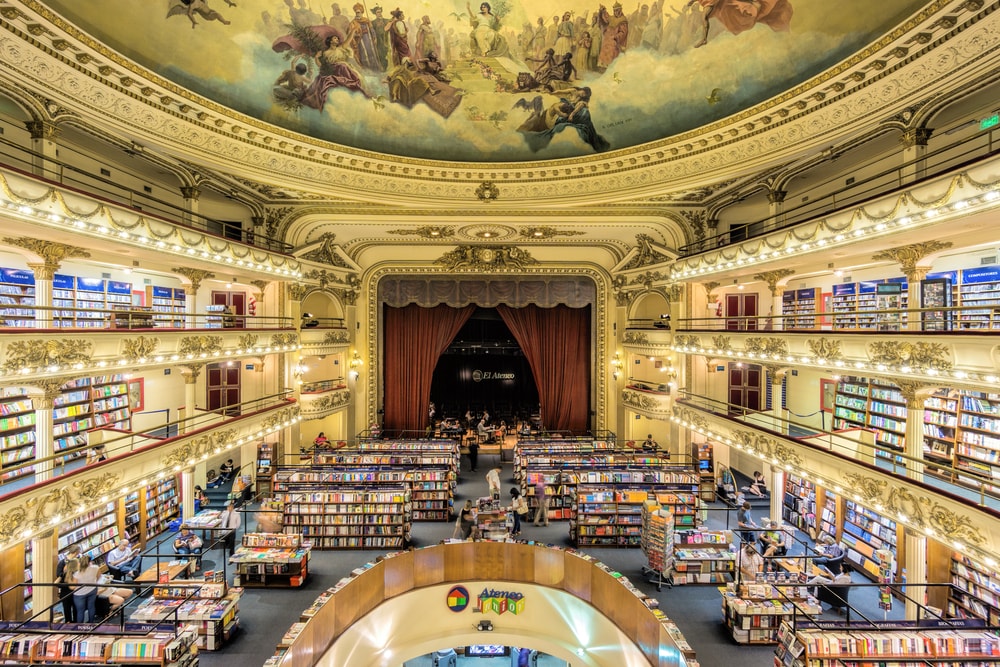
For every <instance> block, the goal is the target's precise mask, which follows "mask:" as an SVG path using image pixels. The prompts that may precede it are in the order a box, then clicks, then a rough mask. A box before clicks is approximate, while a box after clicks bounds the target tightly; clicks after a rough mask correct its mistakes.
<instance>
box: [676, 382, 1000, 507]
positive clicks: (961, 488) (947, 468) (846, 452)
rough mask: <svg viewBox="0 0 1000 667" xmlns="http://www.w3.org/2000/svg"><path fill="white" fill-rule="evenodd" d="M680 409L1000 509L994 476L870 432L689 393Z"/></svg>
mask: <svg viewBox="0 0 1000 667" xmlns="http://www.w3.org/2000/svg"><path fill="white" fill-rule="evenodd" d="M677 405H682V406H685V407H688V408H692V409H695V410H699V411H702V412H706V413H710V414H712V415H714V416H716V417H721V418H723V419H726V420H729V421H733V422H740V423H743V424H747V425H748V426H752V427H753V428H755V429H757V430H761V431H765V432H768V433H772V434H774V435H777V436H781V437H784V438H789V439H793V440H796V441H798V442H799V443H800V444H801V446H803V447H812V448H817V449H819V450H822V451H824V452H828V453H832V454H835V455H837V456H841V457H844V458H847V459H851V460H854V461H861V462H864V463H868V464H870V465H874V466H876V467H877V468H879V469H880V470H881V471H882V472H885V473H887V474H890V475H892V476H894V477H898V478H900V479H901V480H902V479H905V480H907V481H909V482H912V481H915V480H917V481H919V482H922V483H923V484H924V485H925V486H927V487H929V488H932V489H934V490H936V491H939V492H942V493H945V494H947V495H950V496H952V497H956V498H961V499H963V500H964V501H966V502H974V503H977V504H978V505H981V506H983V507H988V508H990V509H992V510H1000V483H998V481H997V480H994V479H993V478H992V477H990V476H989V475H982V474H978V473H976V472H975V471H973V470H969V469H967V468H956V467H954V466H951V465H948V464H946V463H942V462H940V461H936V460H935V461H930V460H928V459H924V458H922V457H921V458H915V457H912V456H910V455H907V454H906V453H905V452H902V451H898V450H895V449H891V448H890V447H888V446H887V445H884V444H876V443H875V442H874V439H873V438H866V437H864V436H863V435H861V434H863V433H867V431H854V430H852V431H831V430H826V429H817V428H816V427H815V426H814V425H812V424H806V423H803V422H798V421H795V420H792V419H788V418H786V417H784V416H782V415H781V414H775V413H772V412H762V411H759V410H749V409H747V408H745V407H742V406H739V405H734V404H731V403H725V402H723V401H719V400H716V399H713V398H709V397H707V396H701V395H698V394H693V393H691V392H688V391H684V390H681V391H680V396H679V398H678V400H677ZM910 475H913V476H910ZM949 480H958V482H953V481H949ZM959 482H960V483H959Z"/></svg>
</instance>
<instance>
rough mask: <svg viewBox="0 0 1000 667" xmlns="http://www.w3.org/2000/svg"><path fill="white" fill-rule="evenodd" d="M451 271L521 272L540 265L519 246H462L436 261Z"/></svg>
mask: <svg viewBox="0 0 1000 667" xmlns="http://www.w3.org/2000/svg"><path fill="white" fill-rule="evenodd" d="M434 263H435V264H437V265H439V266H443V267H445V268H446V269H448V270H449V271H457V270H463V271H486V272H489V271H497V270H519V269H523V268H525V267H527V266H531V265H534V264H538V260H537V259H535V258H534V257H532V256H531V254H530V253H529V252H528V251H527V250H523V249H521V248H519V247H517V246H479V245H462V246H459V247H457V248H455V249H454V250H452V251H450V252H447V253H445V254H443V255H441V257H440V258H438V259H437V260H435V261H434Z"/></svg>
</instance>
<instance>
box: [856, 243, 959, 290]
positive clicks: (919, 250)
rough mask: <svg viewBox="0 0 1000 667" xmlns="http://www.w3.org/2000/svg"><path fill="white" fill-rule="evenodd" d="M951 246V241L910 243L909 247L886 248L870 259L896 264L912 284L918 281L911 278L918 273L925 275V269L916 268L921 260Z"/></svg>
mask: <svg viewBox="0 0 1000 667" xmlns="http://www.w3.org/2000/svg"><path fill="white" fill-rule="evenodd" d="M952 245H953V244H952V242H951V241H938V240H936V239H935V240H932V241H922V242H920V243H911V244H910V245H904V246H898V247H895V248H887V249H885V250H883V251H881V252H877V253H875V254H874V255H872V259H873V260H875V261H883V260H887V259H890V260H892V261H894V262H898V263H899V268H900V269H901V270H902V271H903V275H905V276H906V278H907V279H908V280H910V281H911V282H913V281H914V280H919V278H912V277H911V276H916V275H918V273H919V272H920V271H923V272H924V274H923V275H927V269H925V268H923V267H918V266H917V265H918V264H919V263H920V262H921V260H923V259H924V258H926V257H927V256H928V255H931V254H933V253H936V252H939V251H941V250H946V249H948V248H950V247H952Z"/></svg>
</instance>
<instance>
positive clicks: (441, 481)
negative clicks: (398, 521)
mask: <svg viewBox="0 0 1000 667" xmlns="http://www.w3.org/2000/svg"><path fill="white" fill-rule="evenodd" d="M454 481H455V473H454V472H452V471H450V470H448V469H447V468H439V469H437V470H435V469H431V468H423V469H418V470H414V471H412V472H410V498H411V501H412V504H413V509H412V514H411V516H412V518H413V520H414V521H449V520H450V519H451V508H452V505H453V502H454V501H453V500H452V497H453V494H452V483H453V482H454Z"/></svg>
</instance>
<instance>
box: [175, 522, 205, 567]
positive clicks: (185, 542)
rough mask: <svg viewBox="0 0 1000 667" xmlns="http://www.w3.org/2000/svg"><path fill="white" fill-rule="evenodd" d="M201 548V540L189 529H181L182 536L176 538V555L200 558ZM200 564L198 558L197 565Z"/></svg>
mask: <svg viewBox="0 0 1000 667" xmlns="http://www.w3.org/2000/svg"><path fill="white" fill-rule="evenodd" d="M201 547H202V541H201V538H200V537H198V536H197V535H195V534H194V533H192V532H191V530H190V529H189V528H181V532H180V534H179V535H177V537H175V538H174V553H176V554H177V555H178V556H200V555H201ZM199 562H200V559H197V558H196V559H195V563H199ZM195 567H198V565H195Z"/></svg>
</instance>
